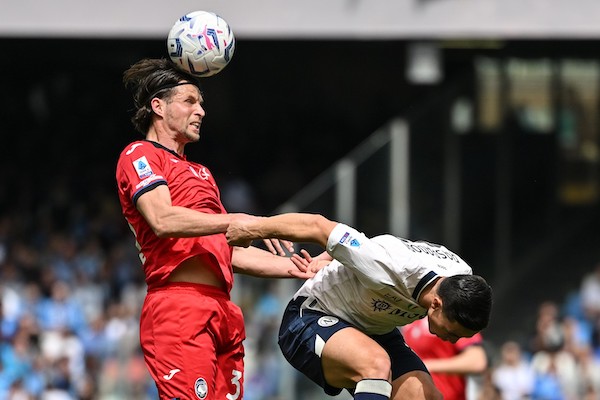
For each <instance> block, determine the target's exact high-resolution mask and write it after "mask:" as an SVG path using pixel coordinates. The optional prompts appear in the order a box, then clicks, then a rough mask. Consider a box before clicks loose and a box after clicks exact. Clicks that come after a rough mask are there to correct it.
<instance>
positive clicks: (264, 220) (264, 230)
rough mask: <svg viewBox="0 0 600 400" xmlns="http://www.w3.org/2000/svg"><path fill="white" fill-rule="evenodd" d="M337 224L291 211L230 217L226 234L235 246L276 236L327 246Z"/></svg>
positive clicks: (314, 215) (244, 245)
mask: <svg viewBox="0 0 600 400" xmlns="http://www.w3.org/2000/svg"><path fill="white" fill-rule="evenodd" d="M336 225H337V222H335V221H330V220H329V219H327V218H325V217H323V216H322V215H319V214H303V213H289V214H280V215H275V216H272V217H256V218H248V219H243V220H242V219H240V220H235V221H231V223H230V224H229V227H228V228H227V233H226V234H225V235H226V237H227V241H228V242H229V244H231V245H235V246H243V247H248V246H249V245H250V243H251V242H252V240H254V239H268V238H276V239H284V240H291V241H293V242H310V243H317V244H319V245H320V246H321V247H323V248H325V247H326V246H327V238H328V237H329V234H330V233H331V231H332V230H333V228H335V226H336Z"/></svg>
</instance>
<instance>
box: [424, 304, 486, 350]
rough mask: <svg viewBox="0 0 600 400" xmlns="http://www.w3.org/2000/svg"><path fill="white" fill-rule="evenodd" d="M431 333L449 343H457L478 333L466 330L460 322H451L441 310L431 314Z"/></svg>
mask: <svg viewBox="0 0 600 400" xmlns="http://www.w3.org/2000/svg"><path fill="white" fill-rule="evenodd" d="M428 320H429V332H431V333H432V334H434V335H436V336H437V337H439V338H440V339H442V340H445V341H447V342H451V343H456V342H457V341H458V339H460V338H463V337H471V336H473V335H475V334H476V333H477V332H476V331H472V330H470V329H467V328H465V327H464V326H462V325H461V324H459V323H458V322H456V321H454V322H451V321H450V320H449V319H448V318H447V317H446V316H445V315H444V313H443V312H442V310H441V309H437V310H433V311H431V310H430V312H429V315H428Z"/></svg>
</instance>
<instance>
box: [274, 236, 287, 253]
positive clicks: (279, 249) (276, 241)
mask: <svg viewBox="0 0 600 400" xmlns="http://www.w3.org/2000/svg"><path fill="white" fill-rule="evenodd" d="M271 243H272V244H273V247H274V248H275V250H276V251H277V253H275V254H279V255H280V256H285V250H283V247H282V246H281V240H279V239H271Z"/></svg>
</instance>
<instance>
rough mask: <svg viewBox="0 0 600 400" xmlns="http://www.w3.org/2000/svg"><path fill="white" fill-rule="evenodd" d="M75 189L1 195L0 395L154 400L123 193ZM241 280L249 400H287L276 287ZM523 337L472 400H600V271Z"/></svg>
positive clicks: (495, 347) (552, 303)
mask: <svg viewBox="0 0 600 400" xmlns="http://www.w3.org/2000/svg"><path fill="white" fill-rule="evenodd" d="M73 185H76V184H75V183H74V182H71V181H69V179H68V177H66V176H65V177H64V179H62V180H59V181H56V180H53V182H52V183H51V184H48V186H47V187H46V186H45V185H44V184H42V186H43V187H40V188H36V189H35V190H42V191H44V193H45V195H44V197H43V200H41V199H40V198H39V196H38V194H37V192H36V193H32V190H34V188H32V187H31V186H30V185H29V184H28V183H27V182H25V181H22V183H21V184H18V185H14V186H11V187H10V188H5V189H6V191H5V192H3V193H2V195H3V196H2V204H3V205H4V206H7V207H5V208H4V209H5V210H6V209H10V210H11V212H10V213H3V214H2V215H1V216H0V290H1V297H0V300H1V302H2V307H1V308H0V311H1V313H2V318H1V325H0V328H1V335H2V336H1V342H0V367H1V368H0V399H9V400H21V399H23V400H28V399H45V400H46V399H47V400H54V399H152V398H155V397H156V396H155V389H154V387H153V383H152V381H151V380H150V379H149V377H148V375H147V373H146V369H145V365H144V362H143V358H142V356H141V353H140V350H139V344H138V316H139V315H138V313H139V310H140V307H141V302H142V301H143V297H144V294H145V284H144V282H143V276H142V273H141V268H140V264H139V260H138V258H137V253H136V251H135V246H134V243H133V238H132V235H131V233H130V232H129V231H128V229H127V226H126V224H125V222H124V221H123V219H122V216H121V214H120V209H119V208H118V202H117V201H116V198H115V194H114V193H112V192H110V191H108V190H106V191H103V190H102V189H97V190H98V191H97V192H95V193H93V194H89V195H88V196H89V198H85V199H84V198H76V197H75V196H74V195H73V193H79V191H78V190H77V187H74V186H73ZM9 189H10V190H9ZM225 193H227V191H226V192H225ZM225 193H224V194H225ZM232 193H235V191H232ZM9 195H10V196H9ZM8 198H10V199H12V200H11V202H10V204H9V203H8V200H7V199H8ZM24 199H29V200H27V201H25V200H24ZM38 199H40V200H39V201H38ZM224 200H225V202H227V199H224ZM231 201H234V199H232V200H231ZM8 205H10V207H8ZM591 269H593V268H591ZM248 279H250V280H248ZM240 281H241V282H240ZM238 284H241V289H240V290H238V291H237V294H236V295H237V296H238V297H240V298H239V303H240V304H241V305H242V307H243V309H244V311H245V313H246V317H247V330H248V337H249V339H248V341H247V354H248V355H247V364H248V373H247V376H246V393H247V395H246V398H247V399H248V400H275V399H284V398H285V394H284V393H281V391H280V385H279V380H280V378H281V377H280V374H281V363H282V362H284V361H283V359H282V358H281V357H280V356H279V354H278V349H277V348H276V332H277V326H278V323H279V313H280V310H281V307H282V305H281V304H280V303H281V302H280V301H279V300H278V297H277V294H276V286H275V285H273V281H266V280H257V279H254V278H247V277H238ZM521 329H522V331H523V332H525V337H527V340H514V339H513V338H506V341H505V342H502V343H488V345H489V346H488V350H489V354H490V367H489V368H488V370H487V372H486V374H485V375H484V376H482V377H480V378H479V379H478V385H477V386H476V388H477V389H476V391H475V392H474V393H473V394H472V396H473V399H475V398H476V399H480V400H484V399H485V400H494V399H506V400H509V399H522V398H526V397H524V396H526V395H530V398H532V399H547V400H577V399H585V400H592V399H598V398H600V266H598V267H597V268H596V269H595V270H594V272H593V273H590V274H589V275H587V276H585V277H582V281H581V285H580V287H579V288H578V290H576V291H574V292H573V293H572V294H571V295H570V296H569V297H568V298H566V299H552V298H549V299H548V301H546V302H543V303H542V304H540V305H539V314H538V316H537V321H536V323H535V326H523V327H521ZM484 334H485V332H484Z"/></svg>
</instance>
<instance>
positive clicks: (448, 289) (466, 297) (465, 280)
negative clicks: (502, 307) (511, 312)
mask: <svg viewBox="0 0 600 400" xmlns="http://www.w3.org/2000/svg"><path fill="white" fill-rule="evenodd" d="M437 293H438V295H439V296H440V298H441V299H442V311H443V313H444V315H445V316H446V317H447V318H448V319H449V320H450V321H451V322H458V323H459V324H461V325H462V326H464V327H465V328H467V329H470V330H472V331H481V330H482V329H484V328H486V327H487V326H488V324H489V322H490V314H491V312H492V288H491V287H490V285H488V283H487V282H486V281H485V279H483V278H482V277H481V276H478V275H455V276H449V277H446V278H444V279H443V280H442V281H441V282H440V286H439V288H438V291H437Z"/></svg>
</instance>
